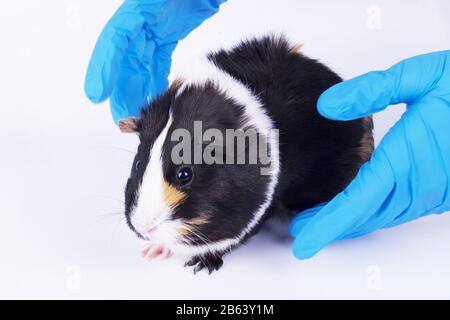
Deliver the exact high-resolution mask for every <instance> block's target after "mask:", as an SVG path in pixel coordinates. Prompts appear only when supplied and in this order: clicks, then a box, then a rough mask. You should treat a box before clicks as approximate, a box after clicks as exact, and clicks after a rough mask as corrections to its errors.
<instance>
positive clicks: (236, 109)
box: [120, 81, 279, 255]
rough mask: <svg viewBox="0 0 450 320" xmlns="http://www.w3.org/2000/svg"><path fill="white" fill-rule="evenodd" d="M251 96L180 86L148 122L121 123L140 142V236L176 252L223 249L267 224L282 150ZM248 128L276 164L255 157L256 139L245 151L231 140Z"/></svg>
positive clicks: (134, 216)
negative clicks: (253, 146)
mask: <svg viewBox="0 0 450 320" xmlns="http://www.w3.org/2000/svg"><path fill="white" fill-rule="evenodd" d="M242 89H243V88H242ZM246 94H247V95H248V96H247V98H245V97H242V95H241V96H240V97H239V98H237V99H235V98H233V97H232V94H230V93H229V92H227V90H224V89H223V88H221V87H220V86H218V85H217V83H214V82H211V81H207V82H205V83H202V84H177V85H172V86H171V88H170V89H169V90H168V91H167V92H166V93H165V94H163V95H161V96H160V97H159V98H157V99H156V100H155V101H153V102H152V103H151V104H150V105H149V107H148V108H146V109H145V110H143V112H142V114H141V116H140V117H138V118H135V119H128V120H124V121H121V122H120V127H121V129H122V131H126V132H136V133H138V136H139V139H140V144H139V147H138V150H137V154H136V156H135V159H134V162H133V167H132V170H131V174H130V177H129V179H128V182H127V185H126V191H125V203H126V211H125V213H126V218H127V222H128V225H129V226H130V228H131V229H132V230H133V231H134V232H135V233H136V234H137V235H138V236H139V237H141V238H144V239H146V240H148V241H151V242H155V243H158V244H161V245H163V246H165V247H166V248H169V249H170V250H171V251H172V252H174V253H177V252H179V253H182V254H188V255H197V254H203V253H207V252H215V251H217V252H219V251H220V252H223V251H226V250H228V249H230V248H231V247H232V246H234V245H237V244H238V243H239V242H241V241H242V240H243V239H244V238H245V236H246V235H248V234H249V233H250V232H251V231H252V230H253V229H254V228H255V227H256V226H257V225H258V224H259V222H261V220H262V218H263V216H264V214H265V213H266V211H267V209H268V207H269V205H270V204H271V201H272V195H273V192H274V188H275V185H276V180H277V175H278V167H279V164H278V145H276V144H275V143H271V142H270V141H272V142H273V141H274V140H273V139H272V138H271V137H270V134H267V132H264V134H263V133H262V129H261V128H262V126H261V121H262V122H264V121H266V127H267V126H270V125H271V121H270V120H269V118H268V117H267V115H265V114H263V110H262V108H261V105H259V102H258V101H257V99H256V98H254V97H253V96H251V95H250V93H249V92H247V93H246ZM249 104H252V106H250V108H253V109H254V110H253V111H251V110H249V109H248V108H249ZM255 108H259V110H256V109H255ZM252 112H253V113H254V114H252ZM255 112H256V113H257V114H255ZM261 119H263V120H261ZM266 127H264V129H267V128H266ZM209 129H211V130H209ZM244 129H250V132H252V133H255V132H256V134H257V137H258V139H259V144H260V145H262V143H266V145H267V146H268V148H267V150H265V152H266V156H267V159H266V160H268V162H267V161H266V162H264V161H262V160H261V159H260V158H259V157H258V159H257V161H253V162H252V161H251V160H250V158H249V157H250V153H251V152H254V148H252V144H254V143H255V141H252V140H251V139H252V138H251V137H249V136H246V138H245V140H244V145H243V146H242V145H241V146H239V145H238V144H239V143H242V140H241V141H240V142H239V141H238V139H239V138H237V136H236V135H235V136H233V137H231V132H234V133H237V132H240V133H244ZM208 132H209V133H208ZM227 132H228V134H227ZM245 132H248V131H245ZM220 135H222V137H223V140H222V141H219V140H221V138H220ZM218 137H219V138H218ZM231 139H232V140H233V142H231ZM230 143H231V144H233V143H234V144H233V145H234V146H233V147H232V148H233V149H234V150H231V148H230ZM252 150H253V151H252ZM242 155H245V161H244V163H242V159H243V158H242ZM239 156H240V157H241V158H239ZM238 159H241V160H240V163H236V162H239V160H238Z"/></svg>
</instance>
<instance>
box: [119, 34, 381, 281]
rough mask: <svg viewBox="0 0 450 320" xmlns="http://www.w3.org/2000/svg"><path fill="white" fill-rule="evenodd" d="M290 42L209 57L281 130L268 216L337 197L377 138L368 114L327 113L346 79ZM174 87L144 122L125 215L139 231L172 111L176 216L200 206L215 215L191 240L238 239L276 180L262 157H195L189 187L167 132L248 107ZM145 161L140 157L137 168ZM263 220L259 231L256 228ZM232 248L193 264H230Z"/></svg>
mask: <svg viewBox="0 0 450 320" xmlns="http://www.w3.org/2000/svg"><path fill="white" fill-rule="evenodd" d="M290 48H291V47H290V45H289V43H288V42H287V41H286V40H285V39H283V38H280V37H272V36H270V37H265V38H262V39H254V40H250V41H246V42H242V43H241V44H239V45H238V46H237V47H235V48H233V49H232V50H230V51H225V50H221V51H218V52H215V53H211V54H210V55H209V56H208V58H209V59H210V61H212V62H214V64H215V65H216V66H217V67H219V68H220V69H222V70H223V71H225V72H227V73H228V74H230V75H232V76H233V77H234V78H235V79H237V80H239V81H240V82H241V83H243V84H244V85H245V86H247V87H248V88H249V89H250V90H251V91H252V93H253V94H254V95H256V96H257V97H259V99H260V100H261V102H262V103H263V104H264V106H265V108H266V109H267V112H268V115H269V116H270V117H271V118H272V120H273V121H274V123H275V127H276V128H277V129H279V130H280V158H281V175H280V177H279V182H278V185H277V188H276V190H275V194H274V200H273V202H272V204H271V207H270V209H269V210H267V213H266V216H265V217H264V218H267V217H268V216H269V215H274V214H283V213H285V212H289V213H296V212H298V211H300V210H303V209H306V208H309V207H312V206H314V205H316V204H319V203H321V202H325V201H329V200H330V199H332V197H334V196H335V195H336V194H337V193H339V192H340V191H342V190H343V189H344V188H345V186H346V185H347V184H348V183H349V181H350V180H351V179H352V178H353V177H354V176H355V174H356V172H357V170H358V169H359V167H360V166H361V164H362V163H364V162H365V161H366V160H367V152H366V153H365V152H362V151H361V150H362V148H364V146H362V141H363V139H364V137H368V141H369V142H370V139H371V129H372V128H371V123H370V121H368V122H367V121H366V123H365V122H364V120H354V121H348V122H336V121H331V120H328V119H325V118H323V117H322V116H320V115H319V113H318V112H317V110H316V103H317V99H318V97H319V96H320V94H321V93H322V92H323V91H325V90H326V89H327V88H329V87H331V86H332V85H334V84H336V83H338V82H340V81H341V78H340V77H339V76H338V75H336V74H335V73H334V72H332V71H331V70H330V69H329V68H327V67H326V66H324V65H323V64H321V63H319V62H317V61H315V60H312V59H310V58H307V57H305V56H304V55H302V54H300V53H297V52H293V51H292V50H291V49H290ZM176 92H177V88H176V86H173V87H172V88H171V89H169V90H168V91H167V92H166V93H165V94H164V95H162V96H161V97H159V98H158V99H157V100H156V101H154V102H152V103H151V105H150V106H149V108H145V109H144V111H143V113H142V116H141V117H140V120H139V121H138V131H139V136H140V141H141V143H140V145H139V148H138V152H137V155H136V159H135V162H134V165H133V170H132V173H131V176H130V179H129V180H128V183H127V187H126V216H127V221H128V223H129V225H130V227H131V228H132V230H134V228H133V226H132V225H131V223H130V212H131V211H132V209H133V207H134V206H135V204H136V199H135V197H136V190H137V188H138V186H139V184H140V182H141V180H142V176H143V173H144V172H143V170H145V167H146V164H147V163H148V161H149V159H148V154H149V152H150V150H151V148H152V145H153V143H154V141H155V139H156V138H157V137H158V135H159V133H160V132H161V131H162V129H163V128H164V126H165V124H166V123H167V121H168V118H169V110H170V112H171V114H172V116H173V123H172V125H171V126H170V129H169V134H168V137H167V139H166V141H165V143H164V147H163V172H164V177H165V179H166V180H167V181H168V182H169V183H170V184H171V185H173V186H175V187H176V188H178V189H179V190H182V191H183V192H185V193H186V194H187V198H186V200H185V201H184V202H183V203H182V204H181V205H179V206H178V207H177V208H176V210H175V214H174V217H173V218H174V219H178V218H183V219H191V218H196V217H198V216H199V215H201V214H202V215H206V216H207V217H208V223H205V224H202V225H199V226H197V227H196V228H197V232H198V234H199V235H201V237H200V236H195V235H192V236H191V237H189V238H186V240H185V241H186V243H188V244H190V245H193V246H195V245H201V244H204V243H205V241H208V242H212V243H214V242H217V241H220V240H223V239H228V238H233V237H235V236H236V235H238V234H239V233H240V232H241V231H242V230H243V229H244V228H245V226H246V225H247V224H248V222H249V221H250V220H251V219H252V217H253V213H254V212H255V211H256V209H257V208H258V207H259V206H260V205H261V204H262V203H263V202H264V199H265V190H266V188H267V184H268V183H269V178H268V177H267V176H262V175H260V168H261V164H260V163H258V164H253V165H251V164H246V165H221V164H213V165H207V164H193V165H192V164H189V165H188V166H189V167H190V168H191V169H192V171H193V173H194V179H193V181H192V182H191V183H189V184H188V185H186V186H183V185H180V184H179V183H178V182H177V180H176V172H177V170H178V168H179V167H180V166H177V165H174V164H173V163H172V162H171V157H170V154H171V150H172V148H173V146H174V142H171V141H170V139H169V137H170V133H171V132H173V130H174V129H176V128H186V129H188V130H189V131H190V132H192V131H193V123H194V121H195V120H201V121H203V127H204V129H207V128H217V129H219V130H225V129H237V128H239V127H240V126H241V124H242V119H243V107H244V106H240V105H238V104H237V103H236V102H235V101H233V100H230V99H229V98H227V97H226V96H225V95H224V94H223V93H221V92H219V91H218V89H217V88H216V87H215V86H214V84H212V83H206V84H204V85H202V86H191V87H188V88H187V89H186V90H184V91H183V92H182V93H181V94H180V95H179V96H176ZM195 143H196V142H195V141H192V144H193V145H194V144H195ZM202 148H203V149H202V150H204V148H205V146H202ZM224 157H226V154H225V155H224ZM137 161H140V163H141V165H140V166H139V169H137V170H136V169H135V165H136V162H137ZM262 222H263V220H262V221H260V223H259V225H258V226H257V227H256V228H254V229H253V230H252V233H251V234H253V233H254V232H257V230H258V229H259V227H260V226H261V223H262ZM134 231H136V230H134ZM251 234H249V235H248V236H250V235H251ZM248 236H247V237H248ZM247 237H246V238H247ZM244 240H245V239H244ZM224 253H225V252H216V253H214V254H205V255H200V256H195V257H193V258H192V260H190V261H189V262H188V263H187V265H188V266H195V271H199V270H201V269H202V268H207V269H208V270H209V272H211V271H213V270H217V269H219V268H220V267H221V266H222V255H223V254H224Z"/></svg>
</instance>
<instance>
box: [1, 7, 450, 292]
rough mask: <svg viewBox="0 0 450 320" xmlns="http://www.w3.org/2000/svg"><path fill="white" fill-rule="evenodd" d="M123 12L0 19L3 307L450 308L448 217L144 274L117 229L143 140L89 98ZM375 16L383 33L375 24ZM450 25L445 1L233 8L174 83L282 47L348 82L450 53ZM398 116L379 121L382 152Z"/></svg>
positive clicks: (5, 13)
mask: <svg viewBox="0 0 450 320" xmlns="http://www.w3.org/2000/svg"><path fill="white" fill-rule="evenodd" d="M119 3H120V1H117V0H115V1H88V0H81V1H67V0H65V1H63V0H46V1H32V0H22V1H2V3H1V10H0V38H1V39H2V48H1V53H0V67H1V72H0V88H1V89H0V90H1V99H2V103H1V116H2V124H1V125H0V143H1V156H0V212H1V223H0V252H1V258H0V298H160V299H166V298H274V299H277V298H419V297H420V298H450V288H449V287H450V271H449V270H450V251H449V250H448V247H449V246H448V245H449V243H450V232H449V230H450V215H443V216H435V217H430V218H426V219H423V220H420V221H417V222H414V223H411V224H408V225H404V226H401V227H398V228H395V229H392V230H386V231H380V232H377V233H375V234H372V235H370V236H367V237H364V238H361V239H356V240H351V241H346V242H342V243H337V244H334V245H332V246H330V247H329V248H327V249H326V250H324V251H323V252H321V253H320V254H319V255H318V256H317V257H316V258H314V259H312V260H309V261H298V260H295V259H294V258H293V256H292V255H291V249H290V240H286V241H279V240H276V239H275V238H273V237H272V236H270V235H269V234H267V233H265V234H261V235H259V236H257V237H255V238H253V239H252V240H251V241H250V242H249V243H248V244H247V245H246V246H245V247H242V248H240V249H238V250H236V251H235V252H234V253H232V254H230V255H229V256H227V257H226V259H225V266H224V268H223V269H222V270H221V271H220V272H218V273H215V274H214V275H213V276H208V275H207V274H206V273H205V274H200V275H197V276H193V275H192V274H191V272H190V271H189V270H187V269H183V268H182V267H181V264H180V262H179V261H176V260H174V261H170V262H166V263H155V264H149V263H147V262H146V261H143V260H141V258H140V257H139V250H140V248H141V246H142V243H141V241H139V240H138V239H137V238H135V236H134V235H133V234H132V233H131V232H130V231H129V230H128V229H127V227H126V226H125V224H124V222H123V219H122V214H121V210H122V202H121V201H122V197H123V196H122V190H123V186H124V183H125V180H126V178H127V175H128V172H129V169H130V168H129V167H130V165H131V159H132V156H133V154H132V152H128V151H126V150H131V151H133V150H134V149H135V147H136V144H137V140H136V138H135V137H133V136H128V135H122V134H120V133H119V132H118V130H117V128H116V127H115V126H114V125H113V123H112V121H111V117H110V114H109V110H108V107H107V105H106V104H103V105H100V106H92V105H91V104H90V103H89V102H88V100H87V99H86V98H85V97H84V94H83V80H84V72H85V69H86V65H87V62H88V59H89V56H90V53H91V50H92V47H93V45H94V43H95V39H96V37H97V35H98V34H99V32H100V30H101V28H102V26H103V25H104V23H105V22H106V20H107V19H108V17H110V16H111V14H112V13H113V12H114V10H115V8H116V7H117V5H118V4H119ZM373 4H375V5H378V7H372V8H370V6H371V5H373ZM368 8H370V9H368ZM377 10H381V11H380V13H381V16H380V17H381V20H380V24H378V23H377V21H376V20H377V19H375V20H374V19H373V16H372V17H370V15H368V14H367V12H377ZM449 12H450V3H449V1H447V0H441V1H438V0H435V1H431V0H414V1H413V0H403V1H400V0H395V1H392V0H383V1H381V0H379V1H366V0H364V1H360V0H358V1H356V0H354V1H349V0H347V1H332V0H329V1H325V0H321V1H306V0H305V1H297V0H281V1H280V0H276V1H275V0H270V1H268V0H266V1H258V0H246V1H243V0H230V1H229V2H228V3H227V4H225V5H224V6H223V7H222V11H221V13H220V14H219V15H217V16H215V17H214V18H213V19H211V20H209V21H208V22H207V23H205V24H204V25H203V26H202V27H201V28H200V29H198V30H196V31H195V32H194V33H193V34H191V35H190V36H189V37H188V38H187V39H186V40H185V41H183V42H182V43H181V44H180V46H179V48H178V49H177V51H176V54H175V57H174V70H176V69H177V68H180V67H181V66H182V65H183V64H185V63H189V61H190V59H192V58H193V57H194V56H195V55H196V54H198V53H200V52H204V51H205V50H207V49H210V48H216V47H217V45H221V44H224V45H227V44H230V43H233V42H234V41H236V40H238V39H241V38H242V37H245V36H248V35H251V34H260V33H265V32H268V31H284V32H285V33H286V34H287V35H288V36H289V37H290V38H291V39H292V40H294V41H298V42H301V43H304V44H305V46H304V52H306V53H307V54H309V55H311V56H312V57H316V58H320V59H321V60H322V61H324V62H326V63H328V64H329V65H330V66H331V67H333V68H334V69H335V70H337V71H338V72H339V73H340V74H341V75H343V76H344V77H346V78H348V77H351V76H355V75H358V74H360V73H364V72H366V71H369V70H372V69H377V68H386V67H388V66H390V65H391V64H393V63H395V62H397V61H398V60H401V59H403V58H406V57H409V56H411V55H415V54H419V53H425V52H430V51H435V50H441V49H448V48H449V47H450V39H449V36H450V22H448V21H449V20H448V13H449ZM374 22H375V23H374ZM377 27H380V28H377ZM400 113H401V110H400V109H399V108H398V109H390V110H389V111H387V112H384V113H382V114H380V115H378V116H377V117H376V135H377V138H378V139H379V137H380V136H382V135H383V133H384V132H385V131H386V130H387V128H389V127H390V126H391V125H392V124H393V123H394V122H395V121H396V119H397V118H398V116H399V114H400ZM111 212H116V213H117V214H116V215H107V214H108V213H111Z"/></svg>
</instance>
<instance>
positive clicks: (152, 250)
mask: <svg viewBox="0 0 450 320" xmlns="http://www.w3.org/2000/svg"><path fill="white" fill-rule="evenodd" d="M171 255H172V252H171V251H170V250H169V249H166V248H164V246H162V245H159V244H147V245H145V247H144V249H142V251H141V256H142V257H143V258H145V259H147V260H149V261H152V260H155V259H156V258H159V259H160V260H165V259H168V258H170V256H171Z"/></svg>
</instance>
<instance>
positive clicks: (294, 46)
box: [288, 43, 303, 53]
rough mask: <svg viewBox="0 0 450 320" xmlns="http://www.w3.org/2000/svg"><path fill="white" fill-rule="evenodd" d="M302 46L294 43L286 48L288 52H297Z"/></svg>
mask: <svg viewBox="0 0 450 320" xmlns="http://www.w3.org/2000/svg"><path fill="white" fill-rule="evenodd" d="M302 47H303V45H302V44H300V43H294V44H293V45H292V46H291V47H290V48H289V50H288V52H289V53H299V52H300V49H301V48H302Z"/></svg>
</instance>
